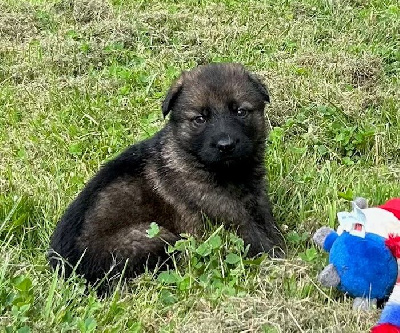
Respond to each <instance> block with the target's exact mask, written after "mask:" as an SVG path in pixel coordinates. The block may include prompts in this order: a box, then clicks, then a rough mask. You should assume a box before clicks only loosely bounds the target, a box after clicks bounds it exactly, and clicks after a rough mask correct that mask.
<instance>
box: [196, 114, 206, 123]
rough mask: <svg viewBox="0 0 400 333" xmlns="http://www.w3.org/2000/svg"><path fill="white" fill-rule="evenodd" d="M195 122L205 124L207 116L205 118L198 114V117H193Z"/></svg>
mask: <svg viewBox="0 0 400 333" xmlns="http://www.w3.org/2000/svg"><path fill="white" fill-rule="evenodd" d="M193 122H194V123H195V124H198V125H201V124H204V123H205V122H206V118H204V117H203V116H198V117H196V118H194V119H193Z"/></svg>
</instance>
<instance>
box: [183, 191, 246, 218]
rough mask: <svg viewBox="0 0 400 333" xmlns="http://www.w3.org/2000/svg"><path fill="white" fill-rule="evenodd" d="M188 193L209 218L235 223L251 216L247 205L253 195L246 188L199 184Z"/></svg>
mask: <svg viewBox="0 0 400 333" xmlns="http://www.w3.org/2000/svg"><path fill="white" fill-rule="evenodd" d="M188 194H190V195H189V197H190V198H191V201H192V202H193V203H194V204H195V205H196V206H197V209H198V210H199V211H200V212H201V213H203V214H205V215H206V216H207V217H209V218H212V219H218V220H223V221H225V222H233V223H240V221H241V220H243V221H244V220H248V219H249V218H250V214H249V212H248V209H247V207H248V206H249V203H250V202H251V201H253V199H252V198H253V196H252V194H251V193H249V192H248V191H247V190H246V189H243V188H240V187H237V186H231V185H226V186H211V185H210V184H204V185H201V184H197V185H196V187H193V189H192V190H191V191H188Z"/></svg>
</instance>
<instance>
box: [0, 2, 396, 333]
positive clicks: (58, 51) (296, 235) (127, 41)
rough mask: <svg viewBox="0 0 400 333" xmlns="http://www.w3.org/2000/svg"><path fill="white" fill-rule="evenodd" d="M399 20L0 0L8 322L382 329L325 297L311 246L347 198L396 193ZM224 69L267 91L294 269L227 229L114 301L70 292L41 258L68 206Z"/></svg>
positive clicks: (349, 7)
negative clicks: (229, 64)
mask: <svg viewBox="0 0 400 333" xmlns="http://www.w3.org/2000/svg"><path fill="white" fill-rule="evenodd" d="M399 19H400V6H399V4H398V2H397V1H395V0H384V1H381V0H379V1H378V0H368V1H361V0H337V1H334V0H305V1H295V0H293V1H284V0H277V1H267V0H264V1H250V0H246V1H236V0H225V1H201V0H198V1H195V0H187V1H185V2H178V1H173V0H168V1H155V0H150V1H146V2H145V1H134V0H129V1H122V0H113V1H109V2H107V1H100V0H58V1H54V0H50V1H44V0H31V1H21V2H17V1H12V0H1V1H0V140H1V149H0V327H1V328H2V329H4V330H6V331H7V332H15V331H17V332H29V331H31V332H53V331H54V332H60V331H79V332H92V331H101V332H114V331H115V332H120V331H129V332H180V331H188V330H191V331H193V332H211V331H213V332H215V331H218V332H228V331H229V332H232V331H233V332H368V330H369V328H370V327H371V326H373V325H374V323H375V322H376V321H377V319H378V317H379V310H372V311H371V312H368V313H364V312H357V311H351V310H350V309H351V300H350V299H348V298H346V297H344V296H343V295H340V294H339V293H337V292H335V291H332V290H327V289H324V288H322V287H321V286H320V285H319V284H318V282H317V279H316V275H317V273H318V272H319V271H320V270H321V269H322V268H323V266H324V265H325V264H326V255H325V254H322V253H321V252H320V251H319V250H316V249H315V248H314V246H313V244H312V243H311V242H310V236H311V235H312V233H313V232H314V231H315V230H316V229H317V228H318V227H319V226H323V225H331V226H333V225H334V224H335V222H336V221H335V215H336V212H337V211H340V210H348V209H349V204H348V203H347V202H346V201H345V200H344V199H342V196H343V194H342V195H340V193H344V196H349V195H350V196H351V195H362V196H364V197H366V198H369V199H370V203H371V204H372V205H374V204H379V203H382V202H384V201H385V200H386V199H389V198H391V197H395V196H399V193H400V179H399V178H400V176H399V175H400V155H399V151H400V112H399V109H400V103H399V101H400V98H399V97H400V96H399V92H400V89H399V88H400V84H399V74H400V58H399V54H400V53H399V52H400V50H399V49H400V45H399V40H398V36H399V33H400V31H399V25H398V22H399ZM211 61H235V62H242V63H243V64H245V65H246V66H247V67H248V68H249V69H251V70H253V71H255V72H257V73H259V74H260V75H261V76H263V77H264V78H265V80H266V82H267V83H268V85H269V88H270V93H271V99H272V103H271V104H270V106H268V109H267V113H268V121H269V123H270V124H271V132H270V136H269V149H268V152H267V155H266V158H265V163H266V167H267V169H268V171H269V178H270V183H271V186H270V189H269V190H270V195H271V197H272V200H273V203H274V210H275V215H276V217H277V219H278V221H279V223H280V225H281V226H282V228H283V229H284V230H286V236H287V241H288V244H289V246H290V253H289V255H288V259H286V260H275V261H272V260H268V259H266V260H264V261H263V262H261V263H260V262H257V263H256V264H255V263H253V264H251V263H248V262H246V260H245V259H243V258H242V254H243V249H241V248H240V244H239V245H238V244H236V243H235V244H236V245H232V241H234V237H233V235H230V234H227V233H223V232H221V234H217V236H218V237H220V239H221V243H219V242H218V241H215V239H213V242H212V244H214V245H215V244H216V245H215V246H214V247H213V246H211V245H210V246H211V248H207V246H208V245H207V246H206V245H202V243H193V242H192V243H190V242H189V243H187V244H186V243H185V245H184V247H183V249H182V252H183V253H184V254H186V255H184V256H183V257H184V258H183V259H182V261H181V262H180V263H178V264H177V267H176V268H175V270H172V271H170V272H169V273H168V274H165V275H163V276H162V277H161V278H159V277H160V275H159V277H156V276H153V274H152V273H151V272H148V273H147V274H144V275H143V276H141V277H140V278H138V279H136V280H135V281H132V282H131V283H130V284H129V285H128V286H121V289H120V291H117V292H116V293H115V294H114V295H113V296H112V297H110V298H107V299H104V300H101V299H98V298H97V297H96V296H95V292H94V291H90V292H89V294H86V293H85V290H84V287H83V282H82V281H81V280H80V279H79V278H78V277H73V278H71V279H70V280H68V281H63V280H61V279H59V278H58V277H57V274H55V273H53V272H51V271H50V270H49V268H48V266H47V262H46V259H45V253H46V250H47V247H48V244H49V237H50V235H51V233H52V230H53V229H54V226H55V224H56V223H57V220H58V219H59V218H60V216H61V214H62V212H63V210H64V209H65V208H66V206H67V205H68V203H69V202H70V201H71V200H72V199H73V198H74V196H75V195H76V193H77V192H78V191H79V190H80V189H82V187H83V186H84V184H85V182H86V181H87V180H88V179H89V178H90V177H91V176H92V175H93V174H94V172H96V170H98V168H99V166H100V165H101V164H102V163H103V162H104V161H106V160H108V159H110V158H112V157H113V156H115V155H116V154H118V152H120V151H121V150H122V149H124V147H126V146H128V145H129V144H132V143H134V142H137V141H138V140H141V139H143V138H146V137H148V136H150V135H152V134H153V133H154V132H155V131H157V130H158V129H159V128H160V127H161V126H162V125H163V123H164V120H163V119H162V117H161V112H160V101H161V100H162V97H163V95H164V93H165V92H166V89H167V88H168V86H169V84H170V83H171V81H172V80H173V79H174V78H175V77H176V76H177V75H178V74H179V73H180V71H181V70H183V69H189V68H191V67H193V66H195V65H197V64H202V63H207V62H211ZM232 237H233V238H232ZM193 241H194V240H193ZM215 242H216V243H215ZM204 244H205V243H204ZM229 244H231V245H229ZM199 248H200V250H199ZM206 248H207V249H208V250H207V251H208V252H204V251H205V249H206ZM232 251H233V252H232ZM235 251H236V252H235ZM229 254H235V255H236V256H237V257H235V256H233V255H230V256H229V257H228V255H229ZM193 258H197V259H198V260H199V262H201V264H200V266H199V267H200V270H202V272H203V273H204V272H205V273H207V274H209V275H207V276H206V277H207V278H209V280H207V279H205V280H204V279H201V278H200V277H201V274H202V273H200V272H199V271H196V270H195V269H193V266H192V265H193V262H192V261H191V260H194V259H193ZM207 258H208V259H209V262H210V263H213V264H212V265H211V264H210V265H208V266H207V264H206V262H208V261H207V260H208V259H207ZM210 258H211V259H210ZM217 258H220V259H221V258H222V259H221V260H220V261H218V260H217ZM224 258H225V259H224ZM197 259H196V260H197ZM205 259H207V260H205ZM224 260H225V261H224ZM202 265H203V266H202ZM188 281H189V282H190V283H189V282H188Z"/></svg>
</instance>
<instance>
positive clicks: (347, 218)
mask: <svg viewBox="0 0 400 333" xmlns="http://www.w3.org/2000/svg"><path fill="white" fill-rule="evenodd" d="M399 205H400V199H399V198H397V199H393V200H391V201H388V202H387V203H386V204H385V205H382V206H380V207H375V208H367V202H366V200H365V199H363V198H357V199H356V200H355V201H354V202H353V211H352V212H340V213H338V219H339V223H340V225H339V228H338V231H337V232H336V231H334V230H332V229H330V228H327V227H322V228H320V229H319V230H318V231H317V232H316V233H315V235H314V237H313V239H314V241H315V242H316V243H317V244H318V245H319V246H321V247H322V248H323V249H324V250H325V251H327V252H329V265H328V266H326V267H325V269H324V270H323V271H322V272H321V273H320V275H319V280H320V282H321V283H322V284H323V285H324V286H327V287H336V288H338V289H339V290H341V291H342V292H344V293H347V294H348V295H350V296H352V297H354V298H355V300H354V304H353V308H362V309H367V308H368V307H369V306H370V305H371V304H374V303H375V304H376V302H377V300H383V299H385V298H387V297H388V296H389V295H391V293H392V292H393V294H392V296H391V299H392V302H391V303H390V302H389V303H390V304H389V306H388V307H387V309H386V308H385V310H386V311H385V310H384V313H383V315H382V318H381V321H380V322H379V324H380V325H378V327H376V328H375V329H380V330H379V332H400V304H398V303H399V302H400V299H398V298H399V295H398V293H399V291H398V290H397V289H398V287H400V285H399V284H396V280H397V279H398V278H399V277H400V259H399V257H400V237H399V236H400V218H399V217H400V215H399V214H400V206H399ZM398 283H400V279H399V280H398ZM395 285H396V286H395ZM393 318H394V319H393ZM382 324H384V325H383V326H382ZM388 325H389V326H390V328H393V329H394V330H393V331H391V330H390V331H389V330H386V329H387V327H389V326H388ZM384 327H385V328H384ZM374 332H378V330H376V331H374Z"/></svg>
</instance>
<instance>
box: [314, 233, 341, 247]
mask: <svg viewBox="0 0 400 333" xmlns="http://www.w3.org/2000/svg"><path fill="white" fill-rule="evenodd" d="M338 237H339V235H338V234H337V232H336V231H334V230H333V229H331V228H328V227H322V228H319V229H318V230H317V231H316V232H315V234H314V236H313V240H314V242H315V243H316V244H317V245H319V246H320V247H321V248H323V249H324V250H325V251H326V252H329V251H330V250H331V247H332V245H333V243H334V242H335V240H336V238H338Z"/></svg>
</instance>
